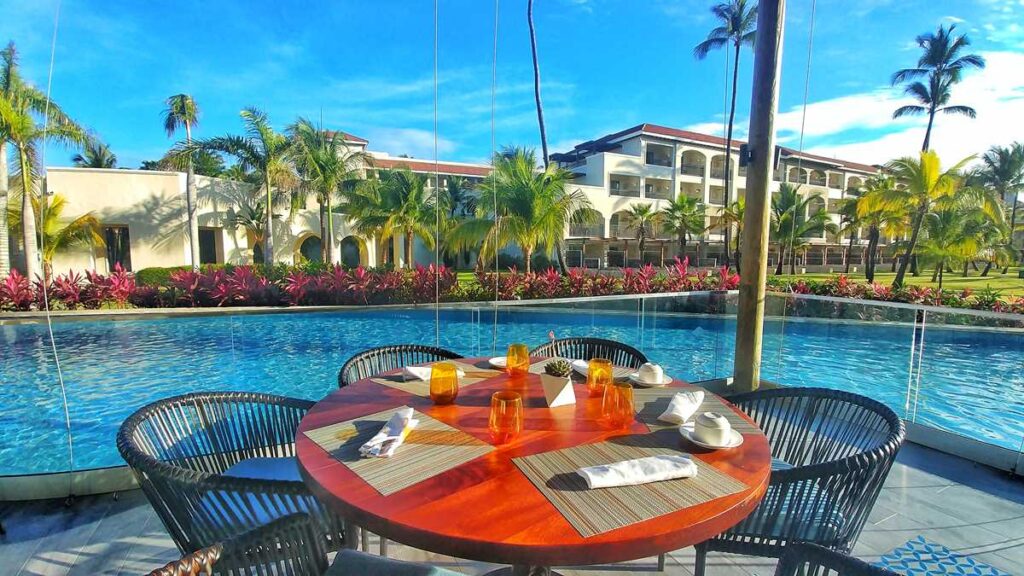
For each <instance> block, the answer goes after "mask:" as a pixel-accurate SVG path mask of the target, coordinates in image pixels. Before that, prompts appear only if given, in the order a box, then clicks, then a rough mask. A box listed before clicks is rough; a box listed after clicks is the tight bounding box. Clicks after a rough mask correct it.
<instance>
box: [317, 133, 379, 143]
mask: <svg viewBox="0 0 1024 576" xmlns="http://www.w3.org/2000/svg"><path fill="white" fill-rule="evenodd" d="M324 133H325V134H327V135H328V136H335V135H337V134H341V137H342V138H344V139H345V141H346V142H357V143H359V144H369V143H370V141H369V140H367V139H366V138H360V137H359V136H356V135H355V134H350V133H348V132H341V131H338V130H324Z"/></svg>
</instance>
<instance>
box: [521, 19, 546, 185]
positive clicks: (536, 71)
mask: <svg viewBox="0 0 1024 576" xmlns="http://www.w3.org/2000/svg"><path fill="white" fill-rule="evenodd" d="M526 20H527V23H528V24H529V26H530V51H531V53H532V54H533V98H534V101H535V102H536V103H537V125H538V126H539V127H540V148H541V152H542V153H543V154H544V167H545V168H547V167H548V162H549V160H548V133H547V128H546V127H545V126H544V106H543V105H542V104H541V102H540V62H539V61H538V60H537V30H536V28H535V27H534V25H533V0H527V2H526Z"/></svg>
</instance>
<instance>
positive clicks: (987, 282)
mask: <svg viewBox="0 0 1024 576" xmlns="http://www.w3.org/2000/svg"><path fill="white" fill-rule="evenodd" d="M1018 270H1019V268H1010V271H1009V272H1008V273H1007V274H1005V275H1003V274H1001V273H1000V271H999V270H991V271H990V272H989V275H988V276H986V277H984V278H982V277H980V276H978V272H975V271H973V270H972V271H971V273H970V275H969V276H968V277H967V278H963V277H961V276H960V274H959V273H954V274H946V277H945V279H944V280H943V282H942V287H943V288H944V289H949V290H962V289H963V288H970V289H972V290H975V291H977V290H981V289H983V288H986V287H991V288H993V289H995V290H999V291H1000V292H1002V293H1003V296H1024V279H1021V278H1018V277H1017V272H1018ZM770 273H771V271H769V274H770ZM458 275H459V283H460V284H467V283H476V277H475V276H474V275H473V272H472V271H469V270H462V271H459V272H458ZM831 276H836V274H829V273H827V272H814V273H808V274H797V275H796V276H790V275H788V274H783V275H782V278H791V279H799V278H805V279H808V280H826V279H828V278H829V277H831ZM894 276H895V274H894V273H892V272H889V269H888V268H886V269H885V272H878V273H876V274H875V282H878V283H881V284H892V279H893V277H894ZM849 277H850V279H851V280H856V281H857V282H864V281H865V279H864V273H863V272H856V273H853V274H850V275H849ZM931 280H932V275H931V271H930V270H929V271H927V273H923V274H921V275H920V276H917V277H914V276H910V275H907V283H908V284H918V285H922V286H932V287H935V286H937V285H938V284H937V283H933V282H932V281H931Z"/></svg>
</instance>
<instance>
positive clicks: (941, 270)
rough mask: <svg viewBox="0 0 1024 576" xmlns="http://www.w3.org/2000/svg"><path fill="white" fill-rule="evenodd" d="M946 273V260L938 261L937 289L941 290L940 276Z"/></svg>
mask: <svg viewBox="0 0 1024 576" xmlns="http://www.w3.org/2000/svg"><path fill="white" fill-rule="evenodd" d="M945 275H946V261H945V260H940V261H939V290H942V278H943V276H945Z"/></svg>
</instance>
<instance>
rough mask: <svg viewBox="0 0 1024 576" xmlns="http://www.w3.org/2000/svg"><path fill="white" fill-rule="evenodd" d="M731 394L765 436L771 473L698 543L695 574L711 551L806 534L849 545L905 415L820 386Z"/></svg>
mask: <svg viewBox="0 0 1024 576" xmlns="http://www.w3.org/2000/svg"><path fill="white" fill-rule="evenodd" d="M729 400H730V401H731V402H733V403H734V404H736V406H738V407H739V408H740V409H742V410H743V411H744V412H746V413H747V414H748V415H749V416H750V417H751V418H753V419H754V420H755V421H756V422H757V424H758V425H759V426H760V427H761V430H763V431H764V433H765V435H767V436H768V442H769V444H770V445H771V450H772V458H773V463H772V475H771V479H770V481H769V486H768V491H767V493H766V494H765V496H764V499H763V500H761V503H760V504H759V505H758V507H757V508H756V509H755V510H754V512H753V513H752V514H751V515H750V516H748V517H747V518H745V519H744V520H743V521H741V522H740V523H739V524H737V525H736V526H733V527H732V528H730V529H729V530H727V531H726V532H724V533H722V534H720V535H718V536H717V537H715V538H713V539H711V540H708V541H706V542H703V543H701V544H698V545H697V546H696V552H697V554H696V556H697V558H696V570H695V574H696V576H703V574H704V563H705V560H706V556H707V553H708V552H709V551H719V552H731V553H734V554H747V555H752V556H768V557H775V558H777V557H779V556H780V555H781V554H782V552H783V550H784V549H785V547H786V546H787V545H790V544H793V543H798V542H811V543H815V544H819V545H821V546H824V547H826V548H829V549H832V550H836V551H839V552H842V553H844V554H847V553H849V552H850V550H852V549H853V546H854V544H856V542H857V538H858V537H859V536H860V532H861V529H863V527H864V523H865V522H866V521H867V518H868V514H869V513H870V512H871V507H872V506H874V504H875V499H877V498H878V493H879V491H880V490H881V489H882V484H883V483H884V482H885V477H886V476H887V475H888V474H889V469H890V468H891V467H892V463H893V461H894V460H895V459H896V453H897V452H898V451H899V449H900V446H901V445H902V444H903V439H904V437H905V435H906V429H905V428H904V426H903V421H902V420H900V418H899V416H897V415H896V413H895V412H893V411H892V410H891V409H889V408H888V407H887V406H885V405H884V404H882V403H881V402H877V401H875V400H872V399H871V398H865V397H864V396H859V395H856V394H850V393H847V392H840V391H837V390H827V389H821V388H779V389H774V390H759V391H756V392H748V393H745V394H738V395H735V396H731V397H729Z"/></svg>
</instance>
